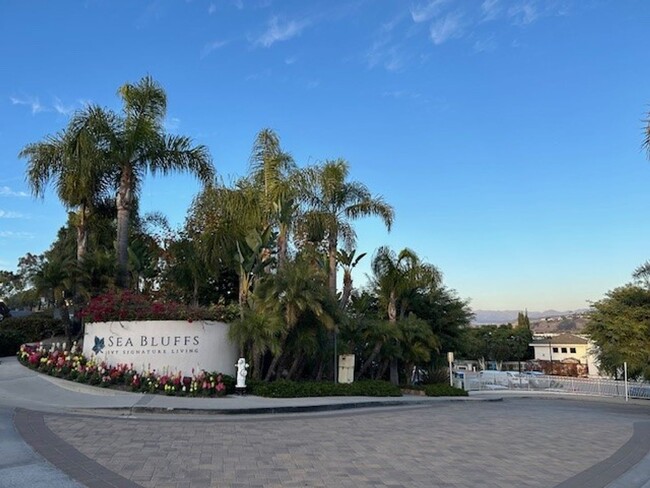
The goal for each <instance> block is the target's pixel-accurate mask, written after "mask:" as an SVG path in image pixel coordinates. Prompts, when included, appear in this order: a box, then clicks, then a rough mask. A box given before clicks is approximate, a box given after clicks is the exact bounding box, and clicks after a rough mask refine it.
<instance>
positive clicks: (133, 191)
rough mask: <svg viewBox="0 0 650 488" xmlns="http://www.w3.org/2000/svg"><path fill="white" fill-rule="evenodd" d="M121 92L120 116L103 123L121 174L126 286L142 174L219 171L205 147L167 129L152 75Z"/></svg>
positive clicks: (121, 262)
mask: <svg viewBox="0 0 650 488" xmlns="http://www.w3.org/2000/svg"><path fill="white" fill-rule="evenodd" d="M118 94H119V96H120V97H121V99H122V103H123V109H122V111H123V113H122V115H121V116H117V115H115V114H108V115H107V116H106V117H104V120H103V122H102V124H100V125H101V129H102V135H103V138H104V143H105V145H106V146H107V148H108V155H109V158H110V163H111V165H112V169H113V170H114V172H115V173H116V178H117V196H116V205H117V268H118V269H117V282H118V285H119V286H121V287H127V286H128V281H129V280H128V258H129V254H128V246H129V221H130V218H131V212H132V211H133V205H134V201H135V198H136V197H137V195H138V193H139V191H140V186H141V184H142V180H143V178H144V176H145V175H146V174H147V173H148V172H149V173H151V174H154V175H156V174H158V173H161V174H163V175H166V174H169V173H171V172H174V171H185V172H190V173H193V174H194V175H196V176H197V177H198V178H199V180H201V181H202V182H203V183H204V184H211V183H212V182H213V180H214V174H215V172H214V167H213V166H212V161H211V158H210V154H209V152H208V149H207V148H206V147H205V146H202V145H198V146H195V145H193V143H192V141H191V139H190V138H188V137H186V136H180V135H170V134H166V133H165V131H164V128H163V122H164V118H165V114H166V112H167V95H166V94H165V91H164V90H163V88H162V87H161V86H160V85H159V84H158V83H156V82H155V81H154V80H153V79H152V78H151V77H149V76H145V77H144V78H142V79H141V80H140V81H139V82H137V83H134V84H133V83H126V84H125V85H123V86H122V87H121V88H120V89H119V90H118Z"/></svg>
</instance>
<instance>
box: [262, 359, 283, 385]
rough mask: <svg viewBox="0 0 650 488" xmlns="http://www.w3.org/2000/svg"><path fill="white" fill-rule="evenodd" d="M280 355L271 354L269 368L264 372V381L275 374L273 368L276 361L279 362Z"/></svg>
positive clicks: (276, 364) (276, 363) (275, 365)
mask: <svg viewBox="0 0 650 488" xmlns="http://www.w3.org/2000/svg"><path fill="white" fill-rule="evenodd" d="M281 356H282V353H279V354H276V355H275V356H273V360H272V361H271V364H270V365H269V369H268V371H267V372H266V376H265V377H264V381H271V378H273V376H274V375H275V370H276V368H277V367H278V363H279V362H280V357H281Z"/></svg>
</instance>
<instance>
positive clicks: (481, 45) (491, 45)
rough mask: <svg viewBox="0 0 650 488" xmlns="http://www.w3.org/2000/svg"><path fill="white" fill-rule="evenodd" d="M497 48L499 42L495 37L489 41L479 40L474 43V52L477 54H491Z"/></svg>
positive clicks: (489, 38)
mask: <svg viewBox="0 0 650 488" xmlns="http://www.w3.org/2000/svg"><path fill="white" fill-rule="evenodd" d="M496 48H497V41H496V40H495V39H494V37H492V36H491V37H488V38H487V39H478V40H476V41H475V42H474V46H473V49H474V52H475V53H489V52H492V51H494V50H496Z"/></svg>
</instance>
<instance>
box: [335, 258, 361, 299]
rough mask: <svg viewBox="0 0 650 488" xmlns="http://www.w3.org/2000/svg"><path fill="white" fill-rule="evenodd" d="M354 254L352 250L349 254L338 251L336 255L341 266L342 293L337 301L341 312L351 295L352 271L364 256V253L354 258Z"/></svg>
mask: <svg viewBox="0 0 650 488" xmlns="http://www.w3.org/2000/svg"><path fill="white" fill-rule="evenodd" d="M356 253H357V251H356V249H352V250H351V251H350V252H347V251H346V250H345V249H340V250H339V251H338V253H337V260H338V262H339V263H341V265H342V266H343V291H342V292H341V299H340V300H339V306H340V307H341V309H342V310H343V309H345V307H346V306H347V304H348V302H349V300H350V295H351V293H352V270H353V269H354V268H355V267H356V265H357V264H359V261H361V260H362V259H363V258H364V257H365V256H366V253H365V252H362V253H361V254H359V255H358V256H356Z"/></svg>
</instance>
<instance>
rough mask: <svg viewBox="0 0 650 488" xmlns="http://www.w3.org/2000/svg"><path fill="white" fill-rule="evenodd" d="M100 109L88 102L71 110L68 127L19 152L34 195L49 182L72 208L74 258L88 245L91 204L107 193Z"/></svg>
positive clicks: (94, 203)
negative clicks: (98, 127)
mask: <svg viewBox="0 0 650 488" xmlns="http://www.w3.org/2000/svg"><path fill="white" fill-rule="evenodd" d="M104 116H105V115H104V113H103V111H102V110H101V109H100V108H98V107H95V106H89V107H87V108H85V109H84V110H82V111H79V112H77V113H75V114H74V116H73V117H72V119H71V120H70V123H69V124H68V126H67V128H66V129H65V130H64V131H63V132H61V133H59V134H56V135H54V136H47V137H46V138H45V140H44V141H41V142H36V143H33V144H28V145H27V146H25V147H24V148H23V150H22V151H21V152H20V157H21V158H27V159H28V163H27V175H26V179H27V183H28V185H29V186H30V188H31V190H32V193H33V194H34V196H36V197H41V198H42V197H43V196H44V194H45V189H46V188H47V185H48V184H49V183H50V182H52V183H53V184H54V186H55V188H56V193H57V196H58V197H59V199H60V200H61V202H62V203H63V204H64V205H65V206H66V208H68V209H70V210H72V211H74V219H73V221H74V224H75V227H76V229H77V261H78V262H79V263H81V262H82V261H83V259H84V255H85V254H86V251H87V247H88V218H89V216H90V213H91V211H92V209H93V207H94V206H95V205H96V204H97V203H98V202H100V201H102V199H103V198H105V197H106V196H107V192H108V190H109V182H110V176H111V173H110V169H109V168H108V167H107V165H106V162H105V159H104V153H103V151H102V150H101V147H100V144H99V135H98V133H97V130H96V127H97V124H96V122H97V121H98V120H100V119H103V118H104Z"/></svg>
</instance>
